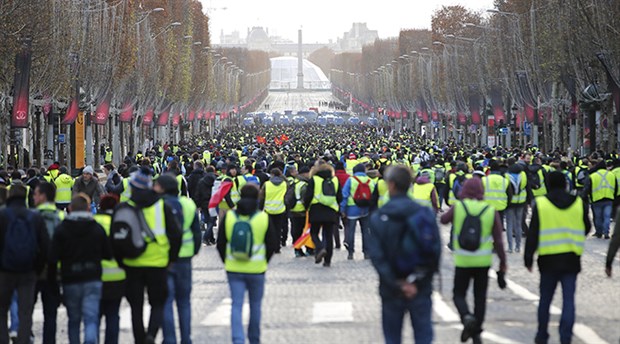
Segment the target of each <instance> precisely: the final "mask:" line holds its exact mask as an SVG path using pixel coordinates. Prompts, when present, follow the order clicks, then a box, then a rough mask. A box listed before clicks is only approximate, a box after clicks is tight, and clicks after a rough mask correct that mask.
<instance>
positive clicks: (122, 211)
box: [110, 203, 155, 258]
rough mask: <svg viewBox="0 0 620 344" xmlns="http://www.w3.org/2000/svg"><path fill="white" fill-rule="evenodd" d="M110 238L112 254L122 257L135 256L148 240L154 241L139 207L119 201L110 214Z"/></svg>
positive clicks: (144, 248)
mask: <svg viewBox="0 0 620 344" xmlns="http://www.w3.org/2000/svg"><path fill="white" fill-rule="evenodd" d="M110 231H111V238H112V246H113V249H114V254H115V255H116V256H117V257H122V258H137V257H139V256H140V255H141V254H142V253H144V251H145V250H146V247H147V245H148V243H149V242H153V241H155V234H153V231H151V228H149V226H148V224H147V223H146V220H145V219H144V214H143V213H142V210H141V209H137V208H135V207H133V206H131V205H129V204H128V203H121V204H120V205H119V206H118V207H117V208H116V210H115V211H114V215H113V216H112V225H111V229H110Z"/></svg>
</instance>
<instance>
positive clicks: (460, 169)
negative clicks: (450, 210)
mask: <svg viewBox="0 0 620 344" xmlns="http://www.w3.org/2000/svg"><path fill="white" fill-rule="evenodd" d="M467 172H468V171H467V165H466V164H465V163H463V162H461V163H458V164H457V165H456V168H455V172H452V173H450V174H449V175H448V199H447V200H446V204H448V205H449V206H453V205H455V204H456V202H457V201H458V196H459V195H458V193H459V192H460V190H461V188H462V187H463V184H465V181H466V180H467Z"/></svg>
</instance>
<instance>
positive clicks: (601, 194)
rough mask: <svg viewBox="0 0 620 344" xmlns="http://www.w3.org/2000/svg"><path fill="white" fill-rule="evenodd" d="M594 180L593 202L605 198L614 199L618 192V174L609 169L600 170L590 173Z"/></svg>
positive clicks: (591, 178) (592, 180)
mask: <svg viewBox="0 0 620 344" xmlns="http://www.w3.org/2000/svg"><path fill="white" fill-rule="evenodd" d="M590 180H591V182H592V202H593V203H594V202H597V201H600V200H603V199H609V200H613V199H614V196H615V192H616V176H615V175H614V174H613V173H609V171H607V170H606V171H605V172H604V173H601V171H600V170H598V171H596V172H594V173H593V174H591V175H590Z"/></svg>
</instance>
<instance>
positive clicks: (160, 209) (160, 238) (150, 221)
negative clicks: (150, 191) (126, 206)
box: [123, 199, 170, 268]
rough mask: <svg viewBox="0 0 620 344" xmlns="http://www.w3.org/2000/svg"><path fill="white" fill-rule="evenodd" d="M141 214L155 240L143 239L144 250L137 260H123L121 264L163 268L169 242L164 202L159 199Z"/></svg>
mask: <svg viewBox="0 0 620 344" xmlns="http://www.w3.org/2000/svg"><path fill="white" fill-rule="evenodd" d="M130 203H131V201H130ZM142 214H144V219H145V220H146V224H147V225H148V226H149V228H150V229H151V231H152V232H153V234H154V235H155V240H154V241H151V240H150V239H145V240H147V246H146V250H145V251H144V252H143V253H142V254H141V255H140V256H138V257H137V258H125V259H123V263H124V264H125V265H127V266H129V267H150V268H165V267H167V266H168V263H169V259H168V255H169V252H170V242H169V241H168V236H167V235H166V219H165V217H164V201H163V200H162V199H160V200H158V201H157V202H155V203H154V204H153V205H152V206H150V207H148V208H143V209H142Z"/></svg>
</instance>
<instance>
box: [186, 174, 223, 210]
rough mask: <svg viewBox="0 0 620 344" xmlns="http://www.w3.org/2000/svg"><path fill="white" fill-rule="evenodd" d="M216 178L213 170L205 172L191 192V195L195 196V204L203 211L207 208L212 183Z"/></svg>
mask: <svg viewBox="0 0 620 344" xmlns="http://www.w3.org/2000/svg"><path fill="white" fill-rule="evenodd" d="M216 178H217V176H216V175H215V173H213V172H207V173H205V175H204V177H202V179H201V180H200V182H199V183H198V187H197V188H196V193H192V194H191V195H192V196H194V195H195V196H196V198H195V199H194V202H196V206H197V207H198V208H200V209H202V210H203V211H207V210H208V209H209V201H210V200H211V193H212V191H213V183H215V179H216Z"/></svg>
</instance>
